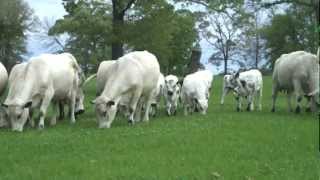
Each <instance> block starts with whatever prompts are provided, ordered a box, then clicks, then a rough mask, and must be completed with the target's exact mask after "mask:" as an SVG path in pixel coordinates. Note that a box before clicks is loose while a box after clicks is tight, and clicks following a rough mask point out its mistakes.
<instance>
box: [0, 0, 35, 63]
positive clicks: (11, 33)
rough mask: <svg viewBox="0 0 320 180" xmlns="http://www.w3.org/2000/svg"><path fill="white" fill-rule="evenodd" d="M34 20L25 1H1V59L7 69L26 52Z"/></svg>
mask: <svg viewBox="0 0 320 180" xmlns="http://www.w3.org/2000/svg"><path fill="white" fill-rule="evenodd" d="M34 21H35V17H34V16H33V12H32V10H31V9H30V8H29V6H28V5H27V4H26V3H25V2H24V1H22V0H1V1H0V59H1V62H2V63H3V64H4V65H5V66H6V68H7V69H10V68H11V66H12V65H13V64H15V62H16V61H19V60H21V55H22V54H24V53H25V52H26V42H25V40H26V34H27V31H28V30H31V28H32V25H33V23H34Z"/></svg>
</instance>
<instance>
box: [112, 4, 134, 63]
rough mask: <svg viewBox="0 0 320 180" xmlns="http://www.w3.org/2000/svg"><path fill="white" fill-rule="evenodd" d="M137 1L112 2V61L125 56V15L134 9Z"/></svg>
mask: <svg viewBox="0 0 320 180" xmlns="http://www.w3.org/2000/svg"><path fill="white" fill-rule="evenodd" d="M135 2H136V0H121V1H119V0H112V31H113V38H112V44H111V48H112V59H117V58H118V57H121V56H122V55H123V44H124V39H122V35H123V33H122V31H123V29H124V21H125V19H124V18H125V14H126V12H127V11H128V9H130V8H131V7H132V5H133V4H134V3H135Z"/></svg>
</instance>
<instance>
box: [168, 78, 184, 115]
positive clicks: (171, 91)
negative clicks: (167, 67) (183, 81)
mask: <svg viewBox="0 0 320 180" xmlns="http://www.w3.org/2000/svg"><path fill="white" fill-rule="evenodd" d="M164 81H165V87H164V98H165V103H166V110H167V115H168V116H170V115H175V114H176V112H177V107H178V100H179V96H180V89H181V86H180V84H178V81H179V79H178V77H177V76H175V75H168V76H166V77H165V78H164Z"/></svg>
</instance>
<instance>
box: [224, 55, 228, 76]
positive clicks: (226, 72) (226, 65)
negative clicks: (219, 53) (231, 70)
mask: <svg viewBox="0 0 320 180" xmlns="http://www.w3.org/2000/svg"><path fill="white" fill-rule="evenodd" d="M226 74H228V59H224V75H226Z"/></svg>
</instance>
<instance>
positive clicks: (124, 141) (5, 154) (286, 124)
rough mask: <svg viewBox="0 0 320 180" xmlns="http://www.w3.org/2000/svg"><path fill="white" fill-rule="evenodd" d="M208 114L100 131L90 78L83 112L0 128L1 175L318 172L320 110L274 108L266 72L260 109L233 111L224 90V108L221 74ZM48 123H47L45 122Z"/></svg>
mask: <svg viewBox="0 0 320 180" xmlns="http://www.w3.org/2000/svg"><path fill="white" fill-rule="evenodd" d="M213 83H214V84H213V88H212V92H211V99H210V104H209V111H208V114H207V115H205V116H203V115H200V114H193V115H191V116H187V117H185V116H183V112H182V109H179V111H178V113H177V116H173V117H167V116H166V115H165V112H164V108H163V107H162V109H161V112H160V114H159V115H158V116H157V117H156V118H151V120H150V122H149V123H137V124H135V125H134V126H133V127H132V126H129V125H128V123H127V121H126V120H125V119H121V118H117V119H116V120H115V121H114V123H113V124H112V128H111V129H98V128H97V123H96V122H95V114H94V108H93V106H92V105H91V104H90V103H89V101H90V100H92V99H93V98H94V95H95V82H94V81H93V82H91V83H90V84H88V86H87V87H86V91H85V93H86V95H87V97H86V105H85V106H86V113H85V114H83V115H81V116H80V117H79V119H78V121H77V123H76V124H75V125H70V124H69V120H68V119H67V120H64V121H60V122H58V123H57V125H56V126H54V127H50V126H48V125H46V127H45V129H44V130H43V131H39V130H37V129H31V128H27V129H25V131H24V132H23V133H15V132H11V131H9V130H7V129H1V130H0V180H2V179H12V180H18V179H39V180H40V179H41V180H43V179H57V180H62V179H67V180H72V179H76V180H81V179H84V180H87V179H90V180H93V179H130V180H133V179H139V180H140V179H147V180H150V179H164V180H167V179H178V180H190V179H230V180H238V179H239V180H242V179H243V180H249V179H250V180H253V179H255V180H257V179H258V180H261V179H265V180H271V179H272V180H273V179H279V180H285V179H290V180H293V179H296V180H302V179H318V178H319V170H320V169H319V120H318V116H317V115H313V114H311V113H306V112H302V113H301V114H299V115H297V114H294V113H289V112H287V106H286V98H285V97H284V96H283V95H282V96H280V97H279V99H278V103H277V107H278V108H277V110H276V112H275V113H271V112H270V110H271V78H270V77H265V78H264V92H263V94H264V97H263V107H262V108H263V110H262V112H256V111H255V112H246V111H243V112H236V111H235V108H236V105H235V100H234V99H233V97H232V95H231V94H229V95H228V96H227V98H226V101H225V104H224V105H223V106H221V105H220V104H219V103H220V95H221V84H222V78H221V77H217V78H215V79H214V82H213ZM47 122H48V121H47Z"/></svg>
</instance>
